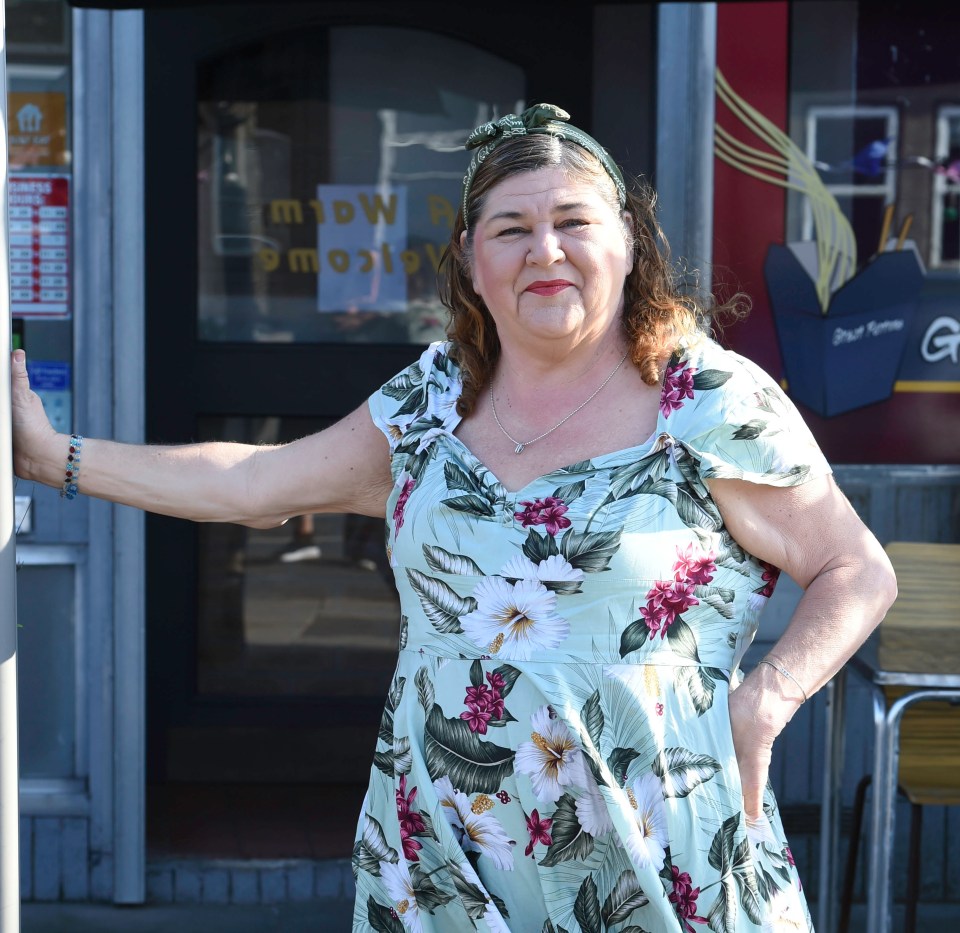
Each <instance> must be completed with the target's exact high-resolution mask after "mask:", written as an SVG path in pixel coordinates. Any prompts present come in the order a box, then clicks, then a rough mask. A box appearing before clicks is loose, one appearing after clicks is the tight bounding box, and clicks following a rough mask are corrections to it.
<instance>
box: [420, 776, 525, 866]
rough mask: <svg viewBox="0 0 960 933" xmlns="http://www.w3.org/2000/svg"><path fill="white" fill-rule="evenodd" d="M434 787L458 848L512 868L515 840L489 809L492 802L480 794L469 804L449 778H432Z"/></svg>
mask: <svg viewBox="0 0 960 933" xmlns="http://www.w3.org/2000/svg"><path fill="white" fill-rule="evenodd" d="M433 787H434V790H435V791H436V792H437V797H438V798H439V799H440V806H441V807H442V808H443V815H444V816H445V817H446V818H447V822H448V823H449V824H450V825H451V826H452V827H453V831H454V833H455V834H456V836H457V842H458V843H459V844H460V848H462V849H463V851H464V852H479V853H480V854H481V855H486V856H487V857H488V858H489V859H490V861H492V862H493V864H494V865H496V866H497V868H499V869H500V870H501V871H513V847H514V846H515V845H516V844H517V843H516V841H515V840H513V839H511V838H510V837H509V836H508V835H507V833H506V831H505V830H504V828H503V826H501V825H500V821H499V820H498V819H497V818H496V817H495V816H494V815H493V814H492V813H491V812H490V810H491V809H492V807H493V801H491V800H490V798H489V797H487V796H486V794H480V795H478V796H477V798H476V799H475V800H474V801H473V803H471V802H470V798H469V797H468V796H467V795H466V794H464V793H463V792H462V791H459V790H456V789H455V788H454V786H453V784H452V783H451V781H450V778H449V777H442V778H439V779H438V780H436V781H434V782H433Z"/></svg>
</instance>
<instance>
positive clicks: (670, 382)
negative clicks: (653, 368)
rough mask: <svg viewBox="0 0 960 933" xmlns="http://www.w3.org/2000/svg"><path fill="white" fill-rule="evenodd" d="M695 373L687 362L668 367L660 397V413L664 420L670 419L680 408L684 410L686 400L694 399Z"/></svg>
mask: <svg viewBox="0 0 960 933" xmlns="http://www.w3.org/2000/svg"><path fill="white" fill-rule="evenodd" d="M694 372H695V370H693V369H692V368H691V367H690V366H689V364H688V363H687V362H686V360H684V362H682V363H680V364H678V365H677V366H668V367H667V372H666V375H665V376H664V377H663V393H662V394H661V396H660V411H661V412H663V417H664V418H669V417H670V415H671V414H672V413H673V412H675V411H676V410H677V409H678V408H683V404H684V402H683V400H684V399H687V398H693V374H694Z"/></svg>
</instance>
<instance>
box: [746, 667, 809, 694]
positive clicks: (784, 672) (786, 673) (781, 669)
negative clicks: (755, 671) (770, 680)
mask: <svg viewBox="0 0 960 933" xmlns="http://www.w3.org/2000/svg"><path fill="white" fill-rule="evenodd" d="M758 663H759V664H769V665H770V667H772V668H773V669H774V670H775V671H777V672H778V673H780V674H782V675H783V676H784V677H787V678H789V679H790V680H792V681H793V682H794V683H795V684H796V685H797V688H798V689H799V690H800V692H801V693H802V694H803V702H804V703H806V701H807V700H809V699H810V698H809V697H808V696H807V691H806V690H804V689H803V684H801V683H800V681H799V680H797V678H796V677H794V676H793V674H791V673H790V671H788V670H787V669H786V668H785V667H784V666H783V665H782V664H780V663H779V662H777V661H772V660H771V659H770V658H761V659H760V661H759V662H758Z"/></svg>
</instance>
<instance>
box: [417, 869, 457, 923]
mask: <svg viewBox="0 0 960 933" xmlns="http://www.w3.org/2000/svg"><path fill="white" fill-rule="evenodd" d="M410 884H411V886H412V887H413V896H414V897H415V898H416V901H417V906H418V907H419V908H420V909H421V910H426V911H429V912H430V913H433V912H434V911H435V910H436V909H437V908H438V907H443V905H444V904H449V903H450V901H452V900H453V899H454V898H455V897H456V895H455V894H448V893H447V892H446V891H441V890H440V889H439V888H438V887H437V886H436V884H435V883H434V880H433V879H432V878H431V877H430V876H429V875H428V874H426V873H425V872H424V871H423V869H422V868H421V867H420V866H419V865H418V864H416V862H414V863H412V864H411V865H410Z"/></svg>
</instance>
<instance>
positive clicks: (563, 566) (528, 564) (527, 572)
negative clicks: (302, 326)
mask: <svg viewBox="0 0 960 933" xmlns="http://www.w3.org/2000/svg"><path fill="white" fill-rule="evenodd" d="M500 574H501V576H504V577H509V578H510V579H511V580H539V581H541V582H543V581H545V580H550V581H552V582H558V583H559V582H564V581H567V580H582V579H583V571H582V570H579V569H578V568H576V567H574V566H573V564H571V563H570V562H569V561H568V560H566V559H565V558H563V557H561V556H560V555H559V554H554V555H552V556H551V557H548V558H546V559H545V560H542V561H540V563H539V564H535V563H534V562H533V561H532V560H530V559H529V558H527V557H524V556H523V555H522V554H516V555H514V556H513V557H511V558H510V560H508V561H507V562H506V564H504V565H503V570H501V571H500Z"/></svg>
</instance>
